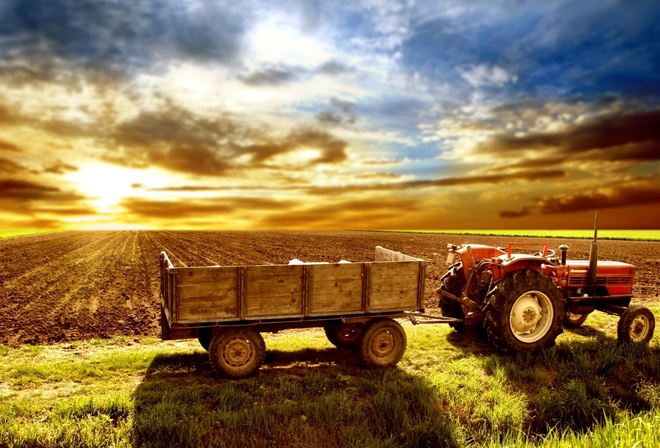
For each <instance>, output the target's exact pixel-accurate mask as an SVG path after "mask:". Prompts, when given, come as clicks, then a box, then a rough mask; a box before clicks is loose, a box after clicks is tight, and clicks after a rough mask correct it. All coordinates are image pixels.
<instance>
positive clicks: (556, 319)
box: [484, 269, 565, 353]
mask: <svg viewBox="0 0 660 448" xmlns="http://www.w3.org/2000/svg"><path fill="white" fill-rule="evenodd" d="M488 300H489V301H490V304H489V305H490V306H489V309H488V311H487V312H486V320H485V323H484V326H485V327H486V334H487V335H488V340H489V341H490V342H491V344H493V345H494V346H495V347H496V348H498V349H500V350H503V351H516V352H528V353H531V352H536V351H538V350H541V349H543V348H546V347H549V346H551V345H553V344H554V342H555V339H556V338H557V336H558V335H559V334H560V333H561V332H562V321H563V320H564V315H565V313H564V299H563V298H562V296H561V293H560V292H559V289H557V286H556V285H555V283H554V282H553V281H552V279H551V278H550V277H548V276H546V275H543V274H542V273H540V272H538V271H534V270H531V269H523V270H520V271H515V272H512V273H510V274H508V275H507V276H506V277H504V278H503V279H502V280H501V281H500V282H499V283H498V284H497V285H496V286H495V287H494V288H493V292H492V294H491V295H490V296H489V298H488Z"/></svg>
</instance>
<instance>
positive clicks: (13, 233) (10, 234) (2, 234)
mask: <svg viewBox="0 0 660 448" xmlns="http://www.w3.org/2000/svg"><path fill="white" fill-rule="evenodd" d="M51 232H56V230H0V239H3V238H14V237H17V236H28V235H39V234H42V233H51Z"/></svg>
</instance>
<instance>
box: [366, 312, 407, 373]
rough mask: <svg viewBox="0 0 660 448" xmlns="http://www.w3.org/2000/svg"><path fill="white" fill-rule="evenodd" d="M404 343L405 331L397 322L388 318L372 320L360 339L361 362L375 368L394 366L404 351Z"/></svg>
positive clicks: (405, 340) (405, 341)
mask: <svg viewBox="0 0 660 448" xmlns="http://www.w3.org/2000/svg"><path fill="white" fill-rule="evenodd" d="M406 343H407V338H406V332H405V331H404V330H403V327H401V325H400V324H399V323H398V322H396V321H395V320H392V319H389V318H385V319H378V320H374V321H372V322H370V323H369V324H368V325H367V328H366V329H365V330H364V333H363V334H362V338H361V339H360V356H361V358H362V362H363V363H364V364H365V365H367V366H368V367H372V368H375V369H384V368H387V367H392V366H395V365H396V364H397V363H398V362H399V361H400V360H401V358H402V357H403V354H404V352H405V351H406Z"/></svg>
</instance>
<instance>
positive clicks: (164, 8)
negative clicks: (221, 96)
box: [0, 0, 244, 83]
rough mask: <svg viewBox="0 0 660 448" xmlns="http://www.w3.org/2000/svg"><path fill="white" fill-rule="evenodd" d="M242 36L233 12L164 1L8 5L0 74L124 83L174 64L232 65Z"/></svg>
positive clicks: (0, 28) (16, 0)
mask: <svg viewBox="0 0 660 448" xmlns="http://www.w3.org/2000/svg"><path fill="white" fill-rule="evenodd" d="M243 32H244V27H243V20H242V14H240V13H239V11H238V9H237V8H232V7H231V6H230V5H226V4H223V5H218V4H215V3H202V4H200V5H198V6H197V7H196V8H193V7H191V6H190V5H188V4H187V3H176V2H175V3H172V2H168V1H165V0H154V1H149V2H134V1H131V0H118V1H110V0H51V1H46V2H44V1H40V0H7V1H5V2H4V4H3V6H2V8H0V56H1V59H2V61H3V63H2V64H0V67H1V70H0V73H1V74H3V75H5V78H11V79H13V80H14V81H16V82H26V83H29V82H31V83H34V82H35V81H37V80H48V81H59V82H65V81H67V80H70V79H67V78H75V77H76V76H77V75H78V74H80V73H87V74H89V73H92V72H96V73H103V74H105V75H109V76H112V77H123V76H126V75H130V74H132V73H134V72H135V71H141V70H144V69H150V68H154V67H155V68H158V67H159V66H164V64H165V63H166V62H167V61H169V60H172V59H174V58H177V59H183V60H186V59H188V60H195V61H203V62H204V61H213V62H214V63H218V62H221V63H231V62H234V61H235V59H236V57H237V55H238V54H239V50H240V47H241V39H242V35H243Z"/></svg>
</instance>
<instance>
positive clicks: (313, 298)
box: [307, 263, 363, 315]
mask: <svg viewBox="0 0 660 448" xmlns="http://www.w3.org/2000/svg"><path fill="white" fill-rule="evenodd" d="M307 269H308V272H309V314H310V315H321V314H333V313H338V314H340V313H344V312H354V311H360V310H362V291H363V287H362V269H363V263H352V264H325V265H321V264H319V265H311V266H307Z"/></svg>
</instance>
